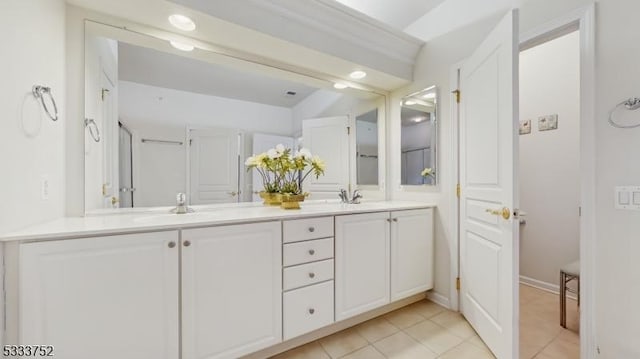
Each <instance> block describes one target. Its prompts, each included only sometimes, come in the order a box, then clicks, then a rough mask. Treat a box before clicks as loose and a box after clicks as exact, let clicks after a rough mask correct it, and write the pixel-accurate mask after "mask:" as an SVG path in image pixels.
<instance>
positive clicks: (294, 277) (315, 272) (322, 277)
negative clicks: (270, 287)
mask: <svg viewBox="0 0 640 359" xmlns="http://www.w3.org/2000/svg"><path fill="white" fill-rule="evenodd" d="M283 277H284V278H283V281H282V289H283V290H291V289H295V288H300V287H304V286H307V285H311V284H314V283H320V282H324V281H326V280H329V279H333V259H327V260H324V261H321V262H314V263H307V264H301V265H299V266H295V267H289V268H285V269H284V271H283Z"/></svg>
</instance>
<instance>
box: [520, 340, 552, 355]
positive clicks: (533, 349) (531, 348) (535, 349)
mask: <svg viewBox="0 0 640 359" xmlns="http://www.w3.org/2000/svg"><path fill="white" fill-rule="evenodd" d="M545 345H546V344H535V343H528V342H523V341H522V340H521V341H520V359H531V358H534V357H535V356H536V355H537V354H538V353H540V352H541V351H542V349H544V347H545Z"/></svg>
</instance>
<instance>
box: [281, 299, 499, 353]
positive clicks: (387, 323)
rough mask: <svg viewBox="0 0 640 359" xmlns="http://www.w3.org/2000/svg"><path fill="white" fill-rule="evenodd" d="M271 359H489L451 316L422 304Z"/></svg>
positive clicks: (468, 328) (475, 337)
mask: <svg viewBox="0 0 640 359" xmlns="http://www.w3.org/2000/svg"><path fill="white" fill-rule="evenodd" d="M274 358H277V359H335V358H344V359H385V358H392V359H396V358H398V359H435V358H439V359H492V358H494V356H493V355H492V354H491V352H490V351H489V349H487V347H486V346H485V345H484V343H483V342H482V340H480V338H479V337H478V335H477V334H476V333H475V331H474V330H473V329H471V326H470V325H469V324H468V323H467V322H466V321H465V320H464V318H463V317H462V316H461V315H460V314H459V313H456V312H452V311H449V310H446V309H445V308H443V307H441V306H439V305H437V304H435V303H432V302H430V301H428V300H424V301H421V302H418V303H415V304H412V305H410V306H407V307H404V308H401V309H398V310H396V311H394V312H391V313H389V314H386V315H384V316H381V317H378V318H374V319H372V320H369V321H367V322H364V323H362V324H359V325H357V326H355V327H352V328H349V329H346V330H343V331H341V332H338V333H336V334H333V335H330V336H328V337H325V338H321V339H319V340H317V341H315V342H312V343H309V344H306V345H303V346H301V347H298V348H295V349H293V350H290V351H288V352H285V353H282V354H280V355H278V356H276V357H274Z"/></svg>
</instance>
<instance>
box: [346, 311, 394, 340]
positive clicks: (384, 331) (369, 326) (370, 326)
mask: <svg viewBox="0 0 640 359" xmlns="http://www.w3.org/2000/svg"><path fill="white" fill-rule="evenodd" d="M355 329H356V330H357V331H358V333H360V335H362V336H363V337H364V338H365V339H366V340H368V341H369V343H373V342H377V341H378V340H380V339H382V338H386V337H388V336H390V335H392V334H395V333H397V332H399V331H400V329H398V327H396V326H395V325H393V324H391V323H390V322H389V321H388V320H386V319H385V318H383V317H378V318H375V319H371V320H369V321H367V322H364V323H362V324H360V325H358V326H357V327H356V328H355Z"/></svg>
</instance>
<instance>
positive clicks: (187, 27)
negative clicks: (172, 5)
mask: <svg viewBox="0 0 640 359" xmlns="http://www.w3.org/2000/svg"><path fill="white" fill-rule="evenodd" d="M169 22H170V23H171V25H173V26H174V27H175V28H177V29H180V30H182V31H193V30H195V29H196V23H195V22H193V20H191V19H190V18H188V17H186V16H184V15H180V14H173V15H171V16H169Z"/></svg>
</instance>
